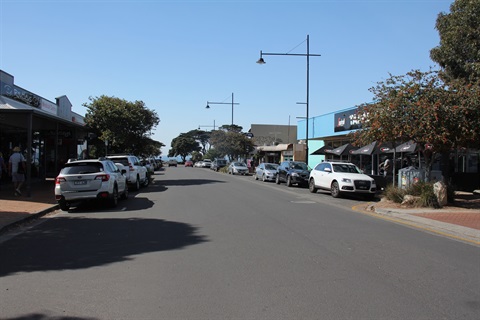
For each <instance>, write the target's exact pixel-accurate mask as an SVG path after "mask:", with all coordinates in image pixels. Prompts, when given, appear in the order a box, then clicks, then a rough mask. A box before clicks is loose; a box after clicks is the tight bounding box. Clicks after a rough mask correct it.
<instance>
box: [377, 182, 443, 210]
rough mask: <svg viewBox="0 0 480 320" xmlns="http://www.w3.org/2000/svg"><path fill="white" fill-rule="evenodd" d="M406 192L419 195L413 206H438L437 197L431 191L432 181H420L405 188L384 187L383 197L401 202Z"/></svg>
mask: <svg viewBox="0 0 480 320" xmlns="http://www.w3.org/2000/svg"><path fill="white" fill-rule="evenodd" d="M407 194H408V195H412V196H415V197H419V199H418V201H416V203H415V206H417V207H433V208H439V207H440V205H439V204H438V201H437V197H436V196H435V193H434V192H433V183H428V182H422V181H420V182H418V183H415V184H413V185H411V186H410V187H409V188H407V189H401V188H398V187H394V186H392V185H389V186H387V187H386V188H385V197H386V198H387V199H388V200H391V201H393V202H395V203H402V201H403V197H404V196H405V195H407Z"/></svg>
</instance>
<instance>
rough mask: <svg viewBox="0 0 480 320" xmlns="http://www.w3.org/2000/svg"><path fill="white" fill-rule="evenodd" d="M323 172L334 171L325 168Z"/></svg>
mask: <svg viewBox="0 0 480 320" xmlns="http://www.w3.org/2000/svg"><path fill="white" fill-rule="evenodd" d="M323 171H325V172H332V169H330V168H325V169H323Z"/></svg>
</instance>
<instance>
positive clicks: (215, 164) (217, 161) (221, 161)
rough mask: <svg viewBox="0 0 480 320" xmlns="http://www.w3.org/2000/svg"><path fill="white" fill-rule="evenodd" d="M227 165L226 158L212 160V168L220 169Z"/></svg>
mask: <svg viewBox="0 0 480 320" xmlns="http://www.w3.org/2000/svg"><path fill="white" fill-rule="evenodd" d="M226 166H227V160H225V159H215V160H213V161H212V165H211V166H210V169H212V170H215V171H218V170H220V169H221V168H223V167H226Z"/></svg>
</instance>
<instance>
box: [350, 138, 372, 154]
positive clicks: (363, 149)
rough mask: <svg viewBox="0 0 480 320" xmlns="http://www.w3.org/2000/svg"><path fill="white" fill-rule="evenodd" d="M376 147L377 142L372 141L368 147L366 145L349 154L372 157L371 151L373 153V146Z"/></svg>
mask: <svg viewBox="0 0 480 320" xmlns="http://www.w3.org/2000/svg"><path fill="white" fill-rule="evenodd" d="M376 145H377V142H376V141H374V142H372V143H370V144H369V145H366V146H364V147H361V148H359V149H357V150H353V151H352V152H351V154H359V155H368V156H370V155H372V153H373V151H375V146H376Z"/></svg>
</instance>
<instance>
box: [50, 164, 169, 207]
mask: <svg viewBox="0 0 480 320" xmlns="http://www.w3.org/2000/svg"><path fill="white" fill-rule="evenodd" d="M160 167H161V165H159V164H158V163H157V161H155V160H152V159H142V160H140V159H139V158H138V157H136V156H134V155H109V156H107V157H103V158H99V159H84V160H79V159H70V160H68V162H67V163H66V164H65V165H64V166H63V168H62V169H61V170H60V173H59V174H58V176H57V177H56V179H55V191H54V192H55V199H56V201H57V203H58V205H59V207H60V209H61V210H64V211H68V210H69V209H70V207H71V206H72V205H77V204H79V203H81V202H85V201H90V200H100V201H101V202H104V203H105V204H107V205H108V206H110V207H116V206H117V204H118V200H119V199H120V198H121V199H127V198H128V191H129V188H130V187H131V188H133V189H134V190H139V189H140V187H141V186H144V187H146V186H148V185H149V183H150V175H151V174H152V173H153V172H154V171H155V170H156V169H159V168H160Z"/></svg>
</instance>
